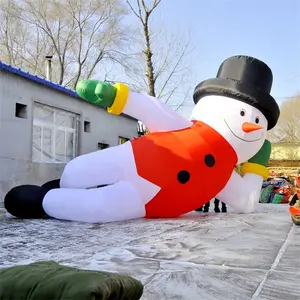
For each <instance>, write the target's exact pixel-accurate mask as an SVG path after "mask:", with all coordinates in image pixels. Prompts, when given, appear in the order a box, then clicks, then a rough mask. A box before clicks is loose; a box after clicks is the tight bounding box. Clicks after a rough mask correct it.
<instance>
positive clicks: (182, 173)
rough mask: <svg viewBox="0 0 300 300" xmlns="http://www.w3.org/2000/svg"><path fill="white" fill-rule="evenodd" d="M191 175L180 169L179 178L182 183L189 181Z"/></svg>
mask: <svg viewBox="0 0 300 300" xmlns="http://www.w3.org/2000/svg"><path fill="white" fill-rule="evenodd" d="M190 177H191V175H190V173H189V172H188V171H185V170H182V171H179V172H178V174H177V180H178V181H179V182H180V183H182V184H185V183H187V182H188V181H189V180H190Z"/></svg>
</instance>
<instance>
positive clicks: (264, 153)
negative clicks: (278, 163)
mask: <svg viewBox="0 0 300 300" xmlns="http://www.w3.org/2000/svg"><path fill="white" fill-rule="evenodd" d="M270 156H271V143H270V142H269V141H268V140H265V142H264V144H263V146H262V147H261V148H260V150H259V151H258V152H257V153H256V154H255V155H254V156H253V157H252V158H250V159H249V160H248V162H249V163H254V164H258V165H262V166H265V167H266V166H267V165H268V162H269V159H270Z"/></svg>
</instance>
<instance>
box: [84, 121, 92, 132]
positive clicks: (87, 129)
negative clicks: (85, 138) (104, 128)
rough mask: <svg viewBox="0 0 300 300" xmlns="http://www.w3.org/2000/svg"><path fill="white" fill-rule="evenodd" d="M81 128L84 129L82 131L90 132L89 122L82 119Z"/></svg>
mask: <svg viewBox="0 0 300 300" xmlns="http://www.w3.org/2000/svg"><path fill="white" fill-rule="evenodd" d="M83 130H84V132H91V122H89V121H84V123H83Z"/></svg>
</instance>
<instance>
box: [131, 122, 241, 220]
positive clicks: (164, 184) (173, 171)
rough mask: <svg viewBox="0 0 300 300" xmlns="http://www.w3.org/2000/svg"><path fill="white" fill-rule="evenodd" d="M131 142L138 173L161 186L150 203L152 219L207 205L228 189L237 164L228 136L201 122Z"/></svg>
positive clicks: (147, 208) (148, 212) (149, 208)
mask: <svg viewBox="0 0 300 300" xmlns="http://www.w3.org/2000/svg"><path fill="white" fill-rule="evenodd" d="M191 141H193V143H191ZM131 143H132V148H133V153H134V158H135V163H136V167H137V172H138V174H139V175H140V176H141V177H143V178H144V179H146V180H148V181H150V182H152V183H154V184H156V185H157V186H159V187H160V188H161V190H160V191H159V192H158V194H157V195H156V196H155V197H154V198H153V199H152V200H150V202H148V203H147V204H146V217H149V218H153V217H159V218H171V217H178V216H180V215H182V214H185V213H187V212H190V211H192V210H194V209H196V208H198V207H200V206H202V205H204V204H205V203H206V202H208V201H209V200H210V199H212V198H213V197H214V196H215V195H217V194H218V193H219V192H220V191H221V190H222V189H223V188H224V186H225V185H226V183H227V182H228V180H229V178H230V176H231V174H232V172H233V170H234V167H235V165H236V163H237V155H236V152H235V151H234V149H233V148H232V147H231V146H230V144H229V143H228V142H227V141H226V140H225V139H224V137H222V136H221V135H220V134H219V133H218V132H217V131H215V130H214V129H213V128H211V127H209V126H208V125H206V124H205V123H203V122H200V121H194V122H193V125H192V126H190V127H188V128H185V129H181V130H175V131H170V132H155V133H151V134H149V135H145V136H143V137H140V138H139V139H135V140H133V141H131ZM224 157H226V160H225V159H224ZM153 162H156V163H155V164H154V163H153ZM217 176H218V180H215V182H214V184H213V185H212V186H211V188H209V189H207V188H205V187H204V188H203V186H201V181H202V180H203V179H204V178H207V177H209V178H216V177H217Z"/></svg>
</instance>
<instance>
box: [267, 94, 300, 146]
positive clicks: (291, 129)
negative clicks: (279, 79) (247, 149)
mask: <svg viewBox="0 0 300 300" xmlns="http://www.w3.org/2000/svg"><path fill="white" fill-rule="evenodd" d="M268 138H269V139H270V140H271V141H272V142H274V143H290V144H299V143H300V94H299V95H296V96H295V97H294V98H292V99H290V100H286V101H285V102H284V103H283V104H282V105H281V107H280V117H279V120H278V123H277V125H276V127H275V128H274V129H272V130H270V132H269V135H268Z"/></svg>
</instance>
